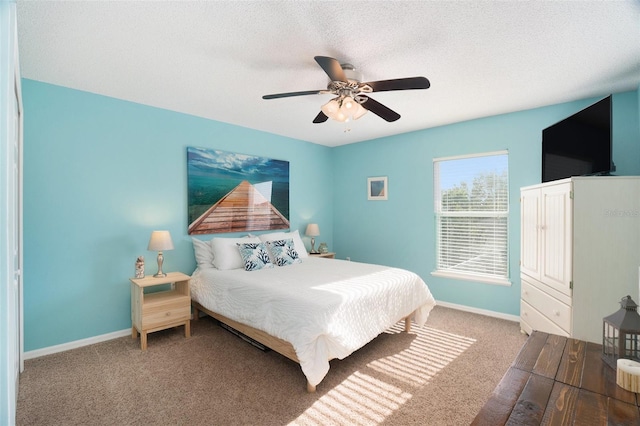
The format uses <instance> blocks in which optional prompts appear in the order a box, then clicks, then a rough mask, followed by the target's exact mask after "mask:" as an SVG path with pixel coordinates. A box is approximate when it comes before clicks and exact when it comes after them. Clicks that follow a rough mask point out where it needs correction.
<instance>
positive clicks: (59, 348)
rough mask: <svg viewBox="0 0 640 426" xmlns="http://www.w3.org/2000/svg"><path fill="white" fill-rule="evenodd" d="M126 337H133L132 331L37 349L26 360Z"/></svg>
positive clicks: (28, 354) (127, 330) (25, 357)
mask: <svg viewBox="0 0 640 426" xmlns="http://www.w3.org/2000/svg"><path fill="white" fill-rule="evenodd" d="M124 336H131V329H130V328H127V329H126V330H120V331H114V332H112V333H107V334H101V335H100V336H94V337H89V338H87V339H81V340H75V341H73V342H69V343H63V344H61V345H54V346H48V347H46V348H42V349H35V350H33V351H28V352H25V353H24V359H32V358H38V357H41V356H44V355H51V354H55V353H58V352H64V351H68V350H70V349H76V348H80V347H82V346H89V345H93V344H94V343H100V342H106V341H107V340H112V339H118V338H120V337H124Z"/></svg>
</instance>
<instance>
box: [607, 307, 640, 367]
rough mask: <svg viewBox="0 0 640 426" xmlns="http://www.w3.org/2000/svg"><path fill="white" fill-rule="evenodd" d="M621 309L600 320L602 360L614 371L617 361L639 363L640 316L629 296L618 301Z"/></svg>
mask: <svg viewBox="0 0 640 426" xmlns="http://www.w3.org/2000/svg"><path fill="white" fill-rule="evenodd" d="M620 306H621V309H620V310H619V311H618V312H615V313H613V314H611V315H609V316H608V317H604V318H603V320H602V359H603V360H604V361H605V362H606V363H607V364H608V365H609V367H611V368H613V369H614V370H615V369H616V368H617V364H618V359H619V358H624V359H632V360H634V361H640V315H638V311H637V308H638V305H636V302H634V301H633V299H631V296H627V297H623V298H622V300H620Z"/></svg>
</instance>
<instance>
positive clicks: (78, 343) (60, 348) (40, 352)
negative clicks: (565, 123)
mask: <svg viewBox="0 0 640 426" xmlns="http://www.w3.org/2000/svg"><path fill="white" fill-rule="evenodd" d="M436 303H437V304H438V305H440V306H444V307H445V308H451V309H457V310H459V311H466V312H471V313H474V314H480V315H486V316H488V317H494V318H500V319H504V320H507V321H514V322H520V317H519V316H517V315H510V314H503V313H502V312H495V311H489V310H486V309H478V308H472V307H470V306H465V305H457V304H455V303H449V302H441V301H439V300H437V301H436ZM130 335H131V329H130V328H127V329H125V330H120V331H114V332H113V333H107V334H102V335H100V336H94V337H89V338H87V339H81V340H75V341H73V342H69V343H63V344H61V345H55V346H48V347H46V348H42V349H36V350H33V351H28V352H25V353H24V359H25V360H26V359H32V358H38V357H41V356H45V355H51V354H55V353H58V352H64V351H68V350H70V349H76V348H80V347H82V346H89V345H93V344H94V343H100V342H106V341H107V340H112V339H118V338H120V337H124V336H130Z"/></svg>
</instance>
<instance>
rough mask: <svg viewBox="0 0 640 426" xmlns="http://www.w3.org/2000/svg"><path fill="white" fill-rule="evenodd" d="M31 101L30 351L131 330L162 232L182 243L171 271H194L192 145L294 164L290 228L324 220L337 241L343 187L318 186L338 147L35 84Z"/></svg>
mask: <svg viewBox="0 0 640 426" xmlns="http://www.w3.org/2000/svg"><path fill="white" fill-rule="evenodd" d="M23 97H24V110H25V151H24V164H25V167H24V230H25V232H24V256H25V275H24V290H25V291H24V319H25V321H24V322H25V336H24V337H25V351H30V350H35V349H39V348H44V347H48V346H52V345H57V344H62V343H67V342H71V341H75V340H79V339H83V338H89V337H93V336H98V335H101V334H105V333H109V332H114V331H120V330H123V329H126V328H129V327H131V314H130V290H129V277H131V276H132V275H133V273H134V262H135V259H136V257H137V256H138V255H144V256H145V258H146V259H147V268H149V269H151V270H152V271H155V270H154V268H155V267H156V266H155V255H156V254H155V253H152V252H148V251H147V250H146V248H147V243H148V241H149V235H150V233H151V231H152V230H154V229H168V230H169V231H170V232H171V235H172V237H173V241H174V245H175V250H173V251H169V252H165V263H164V268H163V269H164V270H165V271H173V270H180V271H183V272H186V273H191V272H192V271H193V270H194V268H195V261H194V256H193V248H192V244H191V237H190V236H188V235H187V231H186V230H187V183H186V179H187V172H186V149H187V147H188V146H195V147H205V148H216V149H222V150H226V151H232V152H238V153H244V154H252V155H260V156H265V157H269V158H274V159H279V160H286V161H289V162H290V180H291V183H290V199H291V202H290V222H291V229H298V230H300V232H301V233H302V234H303V235H304V229H305V227H306V225H307V223H308V222H310V221H313V222H317V223H318V224H320V229H321V230H322V236H321V239H322V241H327V243H328V244H329V246H330V247H331V246H332V244H333V241H332V238H331V235H332V234H333V232H332V227H333V223H332V219H333V215H332V208H331V205H332V197H333V193H332V187H331V185H328V184H326V183H325V181H323V180H322V179H317V178H316V176H320V175H325V174H326V171H327V170H329V169H330V167H331V156H330V154H331V150H330V148H327V147H324V146H320V145H316V144H310V143H305V142H300V141H296V140H292V139H288V138H284V137H281V136H276V135H272V134H267V133H263V132H259V131H254V130H249V129H246V128H242V127H238V126H232V125H228V124H223V123H219V122H215V121H210V120H205V119H202V118H197V117H193V116H189V115H184V114H178V113H175V112H169V111H166V110H162V109H156V108H151V107H147V106H142V105H139V104H135V103H131V102H125V101H121V100H117V99H113V98H108V97H104V96H98V95H94V94H90V93H86V92H81V91H77V90H70V89H67V88H62V87H58V86H54V85H50V84H44V83H40V82H36V81H33V80H26V79H25V80H23ZM232 235H233V234H224V236H232ZM210 237H211V236H204V237H201V238H203V239H207V238H210ZM305 242H306V243H307V244H308V238H307V239H306V240H305Z"/></svg>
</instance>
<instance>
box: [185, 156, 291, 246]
mask: <svg viewBox="0 0 640 426" xmlns="http://www.w3.org/2000/svg"><path fill="white" fill-rule="evenodd" d="M187 186H188V188H187V192H188V195H187V204H188V209H189V215H188V216H189V235H192V234H218V233H224V232H248V231H265V230H273V229H289V162H288V161H282V160H273V159H270V158H266V157H257V156H253V155H245V154H238V153H234V152H227V151H220V150H215V149H205V148H192V147H188V148H187Z"/></svg>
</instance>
